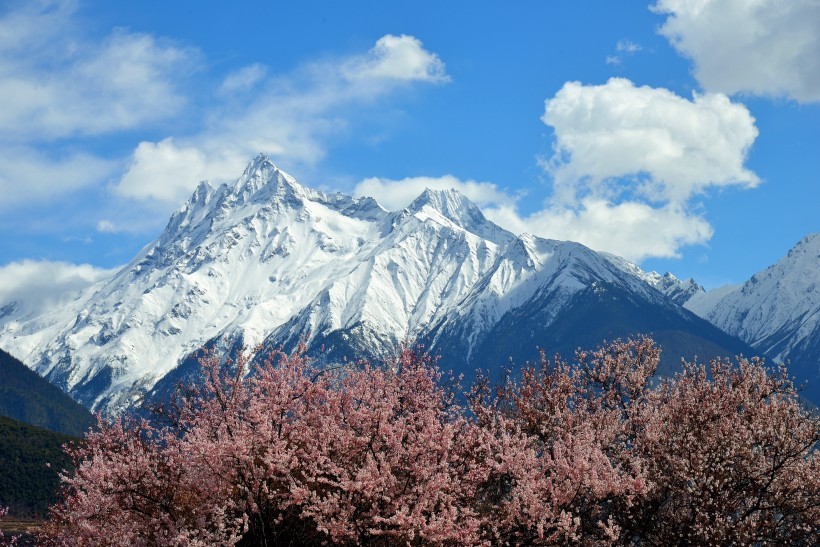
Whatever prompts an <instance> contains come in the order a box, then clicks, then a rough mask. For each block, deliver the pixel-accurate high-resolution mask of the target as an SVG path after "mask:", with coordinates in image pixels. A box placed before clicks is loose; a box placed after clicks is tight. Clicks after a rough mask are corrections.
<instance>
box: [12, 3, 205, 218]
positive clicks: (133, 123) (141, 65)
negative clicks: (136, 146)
mask: <svg viewBox="0 0 820 547" xmlns="http://www.w3.org/2000/svg"><path fill="white" fill-rule="evenodd" d="M74 7H75V6H74V3H73V2H46V1H44V2H26V3H21V4H20V5H19V6H18V7H17V8H16V9H13V10H10V11H6V12H5V13H3V15H2V17H0V103H1V104H2V105H3V108H0V209H2V208H7V207H9V206H13V205H18V204H21V203H26V202H34V201H36V202H40V201H43V200H49V199H56V198H59V197H60V196H62V195H65V194H67V193H70V192H74V191H77V190H79V189H81V188H84V187H88V186H91V185H99V184H100V183H102V182H104V181H105V180H107V179H108V178H109V177H111V176H112V175H113V172H114V170H115V168H116V167H117V165H116V162H113V161H110V160H106V159H102V158H100V157H96V156H94V155H93V154H92V153H88V152H78V151H77V149H76V148H73V147H72V148H69V147H63V146H62V143H64V142H65V141H66V139H71V138H74V137H94V136H101V135H110V134H112V133H116V132H119V131H124V130H129V129H134V128H137V127H142V126H145V125H146V124H151V123H156V122H158V121H160V120H164V119H167V118H169V117H171V116H173V115H175V114H176V113H177V112H179V110H180V109H181V108H182V107H183V106H184V104H185V99H184V97H183V96H182V94H181V93H180V92H179V89H178V83H179V79H180V75H181V74H185V73H187V72H189V71H190V70H191V69H192V67H193V66H195V65H196V64H197V58H198V54H197V53H196V52H195V51H193V50H191V49H188V48H181V47H177V46H175V45H173V44H169V43H165V42H163V41H162V40H158V39H156V38H154V37H152V36H149V35H145V34H137V33H130V32H127V31H125V30H122V29H120V30H115V31H114V32H112V33H111V34H110V35H109V36H107V37H106V38H105V39H103V40H102V41H96V42H91V41H88V40H85V39H84V38H83V36H82V33H81V32H80V29H79V28H78V26H77V25H76V23H75V21H74V18H73V10H74ZM45 150H48V152H47V153H46V152H45Z"/></svg>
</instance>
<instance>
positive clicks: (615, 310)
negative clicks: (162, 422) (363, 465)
mask: <svg viewBox="0 0 820 547" xmlns="http://www.w3.org/2000/svg"><path fill="white" fill-rule="evenodd" d="M620 260H621V261H622V259H620ZM616 262H617V261H615V260H614V259H613V258H612V257H605V256H603V255H601V254H599V253H595V252H594V251H592V250H590V249H588V248H586V247H584V246H582V245H580V244H577V243H571V242H559V241H550V240H545V239H541V238H537V237H534V236H531V235H527V234H524V235H522V236H520V237H516V236H515V235H513V234H512V233H510V232H507V231H506V230H504V229H502V228H500V227H498V226H496V225H495V224H493V223H492V222H490V221H488V220H487V219H486V218H485V217H484V215H483V214H482V213H481V211H480V210H479V208H478V207H477V206H476V205H474V204H473V203H471V202H470V201H469V200H468V199H467V198H466V197H464V196H463V195H461V194H459V193H458V192H456V191H454V190H450V191H431V190H426V191H425V192H424V193H422V194H421V195H420V196H419V197H418V198H417V199H416V200H415V201H414V202H413V203H412V204H411V205H410V206H408V207H407V208H406V209H404V210H402V211H395V212H389V211H386V210H385V209H383V208H382V207H380V206H379V205H378V204H377V203H376V202H375V201H374V200H373V199H371V198H359V199H354V198H351V197H349V196H345V195H342V194H326V193H323V192H318V191H315V190H312V189H309V188H305V187H303V186H301V185H299V184H298V183H297V182H296V181H295V180H294V179H293V178H292V177H291V176H289V175H287V174H286V173H284V172H282V171H281V170H279V169H278V168H277V167H276V166H274V165H273V164H272V163H271V162H270V161H269V160H268V159H267V158H266V157H264V156H259V157H258V158H256V159H255V160H254V161H253V162H251V164H250V165H249V166H248V168H247V169H246V170H245V172H244V174H243V175H242V176H241V177H240V178H239V179H238V180H237V181H236V182H235V183H234V184H232V185H222V186H220V187H218V188H214V187H212V186H211V185H209V184H208V183H207V182H203V183H201V184H200V185H199V186H198V187H197V189H196V191H195V192H194V193H193V195H192V197H191V199H190V200H189V201H188V203H186V205H185V206H184V207H183V208H182V209H180V210H179V211H177V212H176V213H174V215H173V216H172V217H171V219H170V221H169V222H168V225H167V227H166V229H165V231H164V232H163V233H162V234H161V235H160V237H159V238H158V239H157V240H156V241H154V242H153V243H151V244H149V245H148V246H146V247H145V248H144V249H143V250H142V251H141V252H140V253H139V254H138V255H137V256H136V257H135V258H134V260H133V261H132V262H131V263H129V264H128V265H127V266H125V267H124V268H123V269H122V270H120V271H119V272H117V273H116V274H115V275H114V276H113V277H111V278H110V279H108V280H106V281H103V282H100V283H98V284H96V285H93V286H92V287H90V288H88V289H87V290H85V291H84V292H83V293H82V294H81V295H80V296H79V297H78V298H77V299H76V300H74V301H72V302H70V303H68V304H66V305H64V306H62V307H60V308H59V309H57V310H54V311H53V312H51V313H48V314H45V315H42V316H39V317H34V318H28V319H21V318H15V317H14V316H10V318H9V320H7V321H5V322H2V321H0V347H3V348H4V349H6V350H7V351H9V352H10V353H12V354H13V355H15V356H16V357H18V358H20V359H21V360H22V361H23V362H25V363H26V364H27V365H28V366H30V367H31V368H33V369H35V370H36V371H38V372H40V373H41V374H43V375H45V376H46V377H47V378H48V379H49V380H50V381H52V382H53V383H55V384H57V385H59V386H60V387H61V388H63V389H64V390H66V391H67V392H69V394H71V395H72V396H73V397H74V398H75V399H77V400H78V401H80V402H82V403H83V404H85V405H86V406H89V407H91V408H93V409H95V410H103V411H105V412H110V413H117V412H120V411H122V410H124V409H125V408H128V407H130V406H133V405H134V404H136V403H138V402H139V401H140V400H142V398H143V397H145V396H146V395H148V396H154V395H156V394H159V393H162V392H163V390H165V392H166V393H167V392H168V389H172V388H173V386H172V385H170V383H171V382H173V381H174V380H175V379H179V378H185V377H186V376H185V375H186V372H185V371H186V370H188V369H187V368H186V367H188V366H194V367H195V364H193V365H191V363H192V361H191V359H190V356H191V355H192V354H193V353H194V352H196V351H197V350H198V349H199V348H201V347H203V345H206V344H216V345H218V346H219V347H222V348H230V347H234V346H235V345H236V344H244V345H246V346H251V347H252V346H255V345H256V344H260V343H262V344H264V345H266V346H268V347H271V346H272V347H278V346H281V345H284V346H285V347H286V348H288V347H293V345H294V344H295V343H297V342H298V341H300V340H306V341H307V342H308V343H312V344H313V346H314V347H316V346H323V345H327V346H328V347H330V351H329V353H328V354H326V355H329V357H328V358H346V357H360V356H371V357H373V356H376V357H378V356H380V355H384V354H385V353H387V352H390V351H392V350H394V349H395V348H396V346H397V344H399V343H401V342H403V341H412V340H416V339H422V340H427V341H429V342H431V343H432V346H433V349H434V350H435V349H436V348H438V349H441V348H444V349H445V350H447V351H450V350H452V351H451V352H457V356H456V360H461V361H464V363H466V364H465V365H464V366H467V365H468V364H469V362H471V359H473V360H474V359H478V358H480V357H482V356H485V357H486V356H487V355H490V354H491V353H492V352H490V351H488V349H487V348H488V347H490V346H492V344H493V338H492V337H493V336H494V335H493V333H497V332H500V331H499V330H498V329H499V325H500V324H502V323H503V325H504V329H506V330H504V332H505V333H507V334H505V335H504V336H505V337H506V338H507V341H511V340H518V342H520V343H521V344H524V345H526V347H527V348H529V349H533V348H534V347H535V345H538V344H539V342H538V340H534V339H531V338H526V339H525V338H520V339H519V338H516V336H517V335H518V334H521V333H522V332H524V330H523V328H524V327H526V325H523V324H522V325H518V324H515V322H514V321H515V318H516V317H520V318H521V321H531V320H532V318H533V317H537V321H538V322H539V328H540V329H541V330H539V331H538V332H539V333H541V335H546V334H549V332H548V330H544V329H549V328H551V326H552V325H553V324H560V325H564V327H562V328H565V327H566V326H567V325H570V324H572V325H576V324H577V323H578V321H582V320H583V317H582V316H581V315H578V313H581V312H578V313H576V314H575V315H573V313H572V310H571V309H570V308H571V307H572V306H573V305H576V304H577V303H579V302H580V303H581V305H582V308H583V310H587V312H588V313H593V314H595V315H597V316H598V317H604V316H606V317H609V318H610V319H611V321H612V322H614V323H617V324H618V325H619V328H620V329H621V330H617V329H614V330H613V329H611V328H608V327H607V328H605V329H603V330H601V329H598V330H595V331H594V333H593V331H590V332H591V333H592V334H590V336H593V335H594V336H598V335H599V334H600V335H601V336H610V335H611V334H612V333H615V335H617V336H621V335H626V334H631V333H633V332H636V330H635V329H638V328H640V329H646V328H650V329H651V328H652V325H654V324H655V323H653V322H652V321H660V323H663V324H667V325H672V326H671V327H669V328H670V329H672V328H674V329H677V330H676V332H683V331H686V332H689V333H690V334H691V335H692V336H693V337H694V338H693V339H697V340H702V339H703V337H702V335H703V336H706V338H709V337H711V338H710V339H717V338H720V336H719V335H716V334H715V333H713V332H711V331H710V332H707V333H706V334H705V335H704V334H703V333H704V332H706V331H704V329H703V328H702V327H703V326H702V325H698V324H697V322H698V321H700V322H702V323H704V324H705V322H703V321H701V320H700V319H698V318H697V317H695V316H694V315H693V314H691V313H689V312H687V311H686V310H684V309H683V308H681V307H680V306H677V305H676V304H675V303H673V302H672V301H671V300H670V299H669V298H668V297H667V296H666V295H665V294H664V293H663V292H662V291H661V290H656V288H653V286H652V284H651V283H649V284H647V281H646V279H645V278H646V276H645V275H644V276H642V275H641V274H640V272H639V271H630V270H629V268H625V267H624V266H623V264H621V265H620V266H618V264H617V263H616ZM622 262H624V261H622ZM633 266H634V265H633ZM634 268H637V267H634ZM673 284H674V283H673ZM590 299H593V300H594V301H595V302H592V303H591V300H590ZM3 304H4V303H3V302H0V307H1V306H2V305H3ZM587 312H583V313H587ZM619 314H620V315H619ZM641 314H642V315H641ZM633 315H635V316H636V317H637V316H640V317H637V319H640V320H633V319H636V317H632V316H633ZM622 316H624V317H622ZM626 316H628V317H626ZM568 318H569V319H568ZM579 318H580V319H579ZM648 318H651V320H652V321H650V320H649V319H648ZM570 319H571V320H570ZM593 319H595V318H593ZM511 321H512V323H511ZM599 323H600V321H599ZM660 323H658V324H660ZM578 328H580V327H573V329H575V330H577V329H578ZM709 328H712V327H711V326H709ZM625 329H628V330H625ZM687 329H688V330H687ZM559 330H560V329H559ZM706 330H707V331H708V329H706ZM526 332H533V333H534V332H535V331H530V330H526ZM550 332H551V331H550ZM561 332H564V331H561ZM573 332H574V331H573ZM509 333H512V334H509ZM545 333H546V334H545ZM621 333H623V334H621ZM692 333H694V334H692ZM698 333H699V334H698ZM532 336H534V334H533V335H532ZM561 336H562V337H563V338H564V340H563V341H564V342H566V343H567V344H570V343H572V342H573V340H571V339H570V338H571V336H566V335H564V334H562V335H561ZM699 337H700V338H699ZM716 337H717V338H716ZM518 342H516V343H518ZM598 342H600V338H596V339H595V340H594V341H593V343H598ZM585 343H586V342H585ZM710 343H711V342H710ZM488 344H489V345H490V346H488ZM718 345H719V344H718ZM730 345H731V343H730ZM479 346H480V347H481V348H482V349H476V348H478V347H479ZM499 347H500V346H499ZM499 351H501V350H499ZM505 351H506V350H505ZM334 352H335V353H334ZM479 354H481V355H479ZM485 354H486V355H485ZM454 362H455V361H454ZM459 362H460V361H459ZM181 363H182V364H185V367H180V366H179V365H180V364H181ZM166 384H169V385H166ZM152 390H153V392H152Z"/></svg>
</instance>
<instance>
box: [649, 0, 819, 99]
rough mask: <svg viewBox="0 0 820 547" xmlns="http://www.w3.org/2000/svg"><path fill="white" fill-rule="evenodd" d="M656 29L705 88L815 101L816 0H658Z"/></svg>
mask: <svg viewBox="0 0 820 547" xmlns="http://www.w3.org/2000/svg"><path fill="white" fill-rule="evenodd" d="M652 10H653V11H655V12H657V13H661V14H666V15H668V17H667V19H666V21H665V23H664V24H663V26H662V27H661V29H660V32H661V34H662V35H663V36H665V37H666V38H667V39H668V40H669V41H670V42H671V43H672V45H673V46H674V47H675V49H677V50H678V51H679V52H680V53H681V54H682V55H684V56H686V57H688V58H690V59H692V61H693V62H694V64H695V67H694V68H695V77H696V78H697V79H698V81H699V82H700V84H701V86H703V88H704V89H707V90H709V91H719V92H722V93H728V94H733V93H749V94H753V95H762V96H785V97H790V98H793V99H796V100H797V101H800V102H816V101H820V2H818V1H817V0H755V1H750V0H697V1H695V0H658V2H656V3H655V4H654V5H653V6H652Z"/></svg>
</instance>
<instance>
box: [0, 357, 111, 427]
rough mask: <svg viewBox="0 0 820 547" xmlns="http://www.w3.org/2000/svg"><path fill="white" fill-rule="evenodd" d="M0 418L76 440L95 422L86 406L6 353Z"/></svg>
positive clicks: (0, 361)
mask: <svg viewBox="0 0 820 547" xmlns="http://www.w3.org/2000/svg"><path fill="white" fill-rule="evenodd" d="M0 416H6V417H9V418H13V419H15V420H19V421H21V422H26V423H28V424H31V425H36V426H39V427H44V428H46V429H50V430H52V431H57V432H60V433H65V434H67V435H74V436H76V437H82V436H83V435H84V434H85V431H86V430H87V429H88V428H89V427H91V426H92V425H93V424H95V423H96V420H95V419H94V416H92V415H91V413H90V412H88V410H86V409H85V407H83V406H81V405H80V404H78V403H76V402H75V401H74V400H72V399H71V397H69V396H68V395H66V394H65V393H63V392H62V391H60V389H59V388H57V387H55V386H54V385H52V384H50V383H49V382H48V381H47V380H45V379H44V378H42V377H41V376H40V375H38V374H37V373H36V372H34V371H32V370H30V369H29V368H28V367H27V366H26V365H24V364H23V363H21V362H20V361H19V360H17V359H15V358H14V357H12V356H11V355H9V354H8V353H6V352H5V351H3V350H0Z"/></svg>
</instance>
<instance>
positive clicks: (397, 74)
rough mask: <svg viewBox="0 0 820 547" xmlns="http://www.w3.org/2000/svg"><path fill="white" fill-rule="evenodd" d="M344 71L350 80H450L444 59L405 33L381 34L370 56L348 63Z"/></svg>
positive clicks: (343, 68)
mask: <svg viewBox="0 0 820 547" xmlns="http://www.w3.org/2000/svg"><path fill="white" fill-rule="evenodd" d="M342 73H343V74H344V76H345V77H347V78H348V79H350V80H362V79H371V80H405V81H413V80H415V81H423V82H446V81H449V77H448V76H447V74H446V73H445V70H444V63H443V62H442V61H441V59H439V58H438V56H437V55H436V54H434V53H431V52H429V51H427V50H425V49H424V47H423V46H422V43H421V41H420V40H419V39H418V38H415V37H413V36H407V35H406V34H402V35H401V36H393V35H392V34H388V35H386V36H382V37H381V38H379V40H378V41H377V42H376V45H375V46H374V47H373V49H371V50H370V52H369V53H368V55H366V56H363V57H357V58H354V59H351V60H350V61H348V62H347V63H345V64H344V66H343V67H342Z"/></svg>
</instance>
